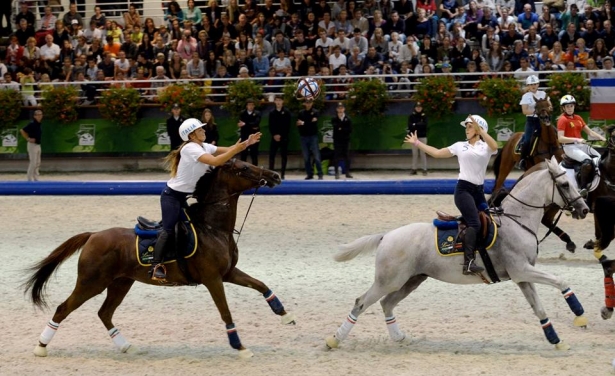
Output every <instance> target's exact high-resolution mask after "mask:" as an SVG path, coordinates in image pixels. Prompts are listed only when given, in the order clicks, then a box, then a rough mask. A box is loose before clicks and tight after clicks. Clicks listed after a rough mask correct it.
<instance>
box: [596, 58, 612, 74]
mask: <svg viewBox="0 0 615 376" xmlns="http://www.w3.org/2000/svg"><path fill="white" fill-rule="evenodd" d="M598 77H600V78H615V69H613V58H612V57H611V56H605V57H604V58H603V59H602V70H601V71H600V72H598Z"/></svg>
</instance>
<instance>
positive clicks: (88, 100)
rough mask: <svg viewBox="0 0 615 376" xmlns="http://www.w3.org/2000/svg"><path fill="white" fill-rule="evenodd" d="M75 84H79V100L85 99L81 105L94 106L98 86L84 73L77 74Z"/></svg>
mask: <svg viewBox="0 0 615 376" xmlns="http://www.w3.org/2000/svg"><path fill="white" fill-rule="evenodd" d="M75 84H77V85H78V88H79V98H85V99H83V100H82V101H81V102H80V103H79V104H80V105H86V106H87V105H91V104H93V103H94V101H95V100H96V86H95V85H92V84H91V83H90V82H89V80H88V79H87V78H86V77H85V75H84V74H83V72H79V73H77V74H76V76H75Z"/></svg>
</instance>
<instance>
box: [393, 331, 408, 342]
mask: <svg viewBox="0 0 615 376" xmlns="http://www.w3.org/2000/svg"><path fill="white" fill-rule="evenodd" d="M391 339H392V340H393V341H395V342H401V341H403V340H404V339H406V333H404V332H399V333H397V334H396V335H395V336H394V337H391Z"/></svg>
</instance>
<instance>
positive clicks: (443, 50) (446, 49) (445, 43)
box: [437, 37, 453, 63]
mask: <svg viewBox="0 0 615 376" xmlns="http://www.w3.org/2000/svg"><path fill="white" fill-rule="evenodd" d="M452 49H453V46H452V45H451V39H450V38H448V37H445V38H444V39H443V40H442V45H440V47H438V59H437V61H438V62H439V63H440V62H443V61H444V60H448V59H449V57H448V56H449V54H450V53H451V50H452Z"/></svg>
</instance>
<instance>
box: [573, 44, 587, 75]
mask: <svg viewBox="0 0 615 376" xmlns="http://www.w3.org/2000/svg"><path fill="white" fill-rule="evenodd" d="M587 59H589V49H588V48H587V47H585V39H583V38H579V39H577V44H576V49H575V52H574V64H575V66H576V67H577V68H585V65H586V64H587Z"/></svg>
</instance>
